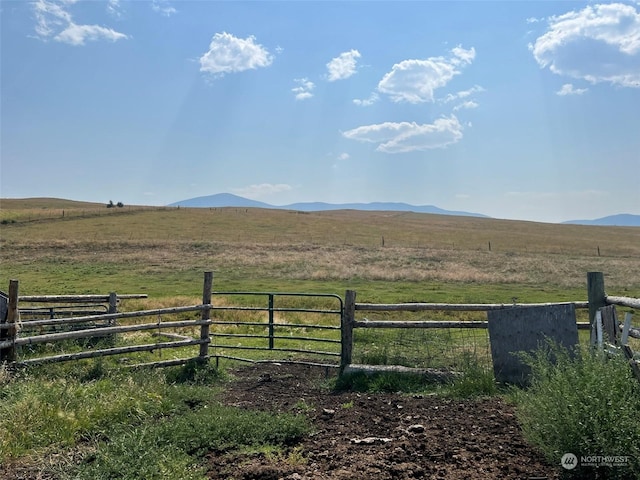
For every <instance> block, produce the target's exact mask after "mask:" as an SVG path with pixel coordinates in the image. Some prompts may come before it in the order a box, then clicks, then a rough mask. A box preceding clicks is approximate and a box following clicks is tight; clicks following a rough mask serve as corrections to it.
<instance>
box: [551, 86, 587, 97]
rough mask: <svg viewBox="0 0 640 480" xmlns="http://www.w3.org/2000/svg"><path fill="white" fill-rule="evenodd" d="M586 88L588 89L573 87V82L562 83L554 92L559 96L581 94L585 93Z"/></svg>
mask: <svg viewBox="0 0 640 480" xmlns="http://www.w3.org/2000/svg"><path fill="white" fill-rule="evenodd" d="M588 90H589V89H588V88H574V87H573V84H571V83H565V84H564V85H562V87H561V88H560V90H558V91H557V92H556V95H560V96H561V97H563V96H565V95H582V94H583V93H586V92H587V91H588Z"/></svg>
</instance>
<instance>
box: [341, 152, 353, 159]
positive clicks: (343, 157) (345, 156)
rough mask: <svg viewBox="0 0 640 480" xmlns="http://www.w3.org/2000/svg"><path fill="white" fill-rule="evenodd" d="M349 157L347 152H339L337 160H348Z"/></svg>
mask: <svg viewBox="0 0 640 480" xmlns="http://www.w3.org/2000/svg"><path fill="white" fill-rule="evenodd" d="M349 158H351V156H350V155H349V154H348V153H344V152H343V153H341V154H340V155H338V160H341V161H344V160H349Z"/></svg>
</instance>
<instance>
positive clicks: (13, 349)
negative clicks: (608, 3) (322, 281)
mask: <svg viewBox="0 0 640 480" xmlns="http://www.w3.org/2000/svg"><path fill="white" fill-rule="evenodd" d="M212 285H213V274H212V273H211V272H205V274H204V284H203V293H202V304H200V305H193V306H185V307H173V308H161V309H154V310H143V311H137V312H117V311H116V306H117V300H118V298H125V297H126V296H121V297H118V296H117V295H116V294H111V295H109V296H106V297H105V296H55V297H53V296H31V297H19V296H18V281H16V280H12V281H11V282H10V285H9V294H8V298H7V299H6V304H5V308H4V311H0V315H1V316H0V320H4V321H3V322H2V323H0V360H2V361H5V362H9V363H15V364H25V365H26V364H36V363H51V362H61V361H68V360H77V359H83V358H93V357H101V356H108V355H119V354H126V353H132V352H143V351H154V350H162V349H167V348H181V347H192V346H194V345H198V346H199V353H198V355H197V356H195V357H193V356H192V357H189V358H182V359H174V360H167V361H163V362H151V363H150V364H153V365H156V366H165V365H177V364H182V363H185V362H187V361H189V360H194V359H195V360H200V361H207V360H208V359H209V358H210V344H211V338H212V337H213V338H216V337H225V336H226V337H233V338H237V337H238V336H250V335H233V334H220V333H219V332H215V331H214V332H211V331H210V329H211V326H212V325H214V327H215V326H217V325H220V324H225V325H229V324H233V323H234V322H219V321H217V320H215V319H211V312H212V311H213V310H219V309H227V310H229V309H242V310H265V309H257V308H255V307H219V306H217V307H216V306H214V305H212V301H211V298H212ZM587 290H588V300H587V301H576V302H561V303H536V304H532V303H529V304H517V303H513V304H443V303H402V304H368V303H357V302H356V292H355V291H353V290H347V291H346V293H345V298H344V302H342V299H340V297H338V296H337V295H332V294H331V295H330V294H327V295H326V296H333V297H336V298H338V299H340V306H339V308H338V309H337V310H336V309H334V310H330V311H323V312H321V313H330V314H337V315H338V316H339V318H340V325H339V326H338V327H331V328H336V330H337V329H339V330H340V340H337V341H334V342H336V343H339V344H340V352H339V353H336V354H333V353H330V352H316V353H327V354H329V355H335V356H336V357H339V366H340V367H342V368H344V367H345V366H347V365H349V364H351V363H352V357H353V343H354V341H353V333H354V329H378V328H384V329H389V328H392V329H401V328H402V329H487V327H488V322H487V321H436V320H422V321H405V320H367V319H362V320H360V319H356V315H358V314H360V313H362V312H420V311H441V312H442V311H445V312H446V311H448V312H452V311H453V312H488V311H491V310H498V309H509V308H513V307H527V306H529V307H531V306H542V305H545V306H546V305H573V306H575V308H576V309H589V322H579V323H578V324H577V326H578V328H579V329H588V330H590V331H591V339H592V342H593V343H596V341H597V339H598V336H599V335H600V337H601V336H602V333H601V332H602V331H607V332H609V337H608V338H610V340H611V341H612V343H613V344H614V346H616V347H618V348H619V349H620V350H621V351H623V353H624V354H625V355H627V357H628V358H629V361H630V362H631V363H632V364H633V365H632V366H634V368H637V366H636V363H635V361H634V357H633V352H631V349H630V348H629V347H628V345H626V344H625V343H623V340H624V339H626V338H628V337H629V336H631V337H635V338H640V329H638V328H633V327H631V318H630V316H627V318H626V319H625V324H624V325H620V324H619V323H618V322H617V319H614V320H613V321H611V320H607V322H606V323H603V321H602V319H603V316H602V315H603V314H602V313H601V312H602V309H603V308H604V307H607V306H610V305H618V306H624V307H628V308H634V309H635V308H640V299H637V298H629V297H617V296H609V295H607V294H606V293H605V290H604V276H603V274H602V273H600V272H591V273H589V274H588V275H587ZM218 293H219V292H218ZM223 293H224V292H223ZM228 293H229V294H231V293H233V292H228ZM247 294H248V293H247ZM131 297H138V298H139V297H140V296H135V295H132V296H128V298H131ZM271 298H272V297H270V299H271ZM19 300H23V301H30V302H47V301H54V300H55V301H62V300H66V301H74V300H79V301H82V302H85V304H91V302H94V303H101V302H102V303H104V302H105V300H106V303H107V304H108V313H106V314H101V315H81V316H75V317H73V316H69V317H65V318H45V319H40V320H30V321H24V322H21V321H20V309H19V307H18V302H19ZM272 303H273V301H272V300H270V305H269V307H268V308H267V310H268V311H269V312H270V315H273V312H274V311H275V310H276V309H274V308H273V305H272ZM281 310H282V311H285V310H289V309H281ZM295 310H297V311H305V310H300V309H295ZM186 312H200V315H199V318H198V319H196V320H179V321H165V322H162V321H160V320H158V321H155V322H148V323H142V324H134V325H116V323H117V321H118V320H121V319H132V318H143V317H160V316H162V315H168V314H178V313H186ZM316 312H317V311H316ZM40 313H42V312H40ZM2 317H4V318H2ZM50 317H54V315H50ZM607 318H608V317H607ZM105 322H106V323H105ZM235 323H238V324H240V323H241V322H235ZM74 325H80V326H81V327H80V329H77V330H72V329H71V328H70V327H72V326H74ZM87 325H90V326H91V328H87ZM259 325H263V324H262V323H261V324H259ZM599 325H600V326H599ZM605 325H606V326H605ZM53 327H64V328H65V329H66V330H70V331H62V332H58V331H54V332H53V333H38V334H35V335H31V336H24V335H21V331H26V330H29V329H31V330H34V329H42V328H49V329H50V328H53ZM184 327H196V328H197V329H199V335H194V336H184V335H178V334H175V333H170V332H164V333H163V334H162V335H163V336H165V337H168V338H170V339H173V340H174V341H166V342H157V343H152V344H144V345H128V346H119V347H116V346H113V347H110V348H101V349H93V350H90V351H82V352H75V353H66V354H61V355H50V356H46V357H39V358H30V359H23V360H19V359H18V358H17V347H20V346H27V345H35V344H42V343H53V342H58V341H63V340H70V339H80V338H95V337H104V336H106V335H115V334H118V333H125V332H139V331H150V330H158V331H159V330H167V329H176V328H184ZM319 327H320V326H319ZM273 328H274V324H273V321H271V322H270V324H269V335H268V336H267V338H269V342H270V343H269V347H268V348H269V349H274V347H273V339H274V338H276V336H275V335H274V332H273ZM322 328H329V327H322ZM603 329H605V330H603ZM607 329H608V330H607ZM612 329H613V330H612ZM620 330H622V333H623V335H622V336H621V337H615V336H613V335H612V334H611V333H610V332H612V331H615V332H619V331H620ZM599 332H600V333H599ZM255 336H256V337H260V335H255ZM312 340H313V339H312ZM318 340H319V339H318ZM323 341H325V340H323ZM329 341H332V340H329ZM625 341H626V340H625ZM246 348H252V347H246ZM275 350H282V351H291V352H293V351H296V349H275ZM298 353H305V351H299V352H298ZM309 353H313V352H309ZM214 356H216V355H215V354H214ZM216 357H217V356H216ZM220 357H223V355H220Z"/></svg>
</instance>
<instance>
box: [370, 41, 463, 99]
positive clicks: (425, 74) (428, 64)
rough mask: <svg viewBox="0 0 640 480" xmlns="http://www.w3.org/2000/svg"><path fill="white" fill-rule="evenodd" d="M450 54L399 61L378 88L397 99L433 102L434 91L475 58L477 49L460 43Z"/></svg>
mask: <svg viewBox="0 0 640 480" xmlns="http://www.w3.org/2000/svg"><path fill="white" fill-rule="evenodd" d="M451 54H452V55H451V56H450V57H448V58H445V57H430V58H427V59H424V60H419V59H410V60H403V61H402V62H400V63H396V64H395V65H394V66H393V67H392V68H391V71H390V72H388V73H387V74H385V75H384V77H383V78H382V80H380V82H379V83H378V91H379V92H380V93H384V94H386V95H389V97H391V100H393V101H394V102H409V103H423V102H433V101H434V91H435V90H436V89H438V88H441V87H444V86H445V85H446V84H447V83H449V81H450V80H451V79H452V78H453V77H454V76H456V75H458V74H460V73H461V68H462V67H464V66H465V65H468V64H469V63H471V62H472V61H473V59H474V58H475V49H474V48H471V49H469V50H466V49H464V48H462V47H460V46H458V47H455V48H454V49H453V50H451Z"/></svg>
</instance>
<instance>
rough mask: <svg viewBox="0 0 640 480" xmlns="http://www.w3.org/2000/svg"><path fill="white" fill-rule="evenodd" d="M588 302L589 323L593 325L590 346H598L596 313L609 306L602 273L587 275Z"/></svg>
mask: <svg viewBox="0 0 640 480" xmlns="http://www.w3.org/2000/svg"><path fill="white" fill-rule="evenodd" d="M587 297H588V298H587V300H588V301H589V323H590V324H591V335H590V337H589V339H590V344H591V345H595V344H596V323H595V322H596V313H597V312H598V309H600V308H602V307H606V306H607V300H606V294H605V292H604V274H603V273H602V272H588V273H587Z"/></svg>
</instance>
